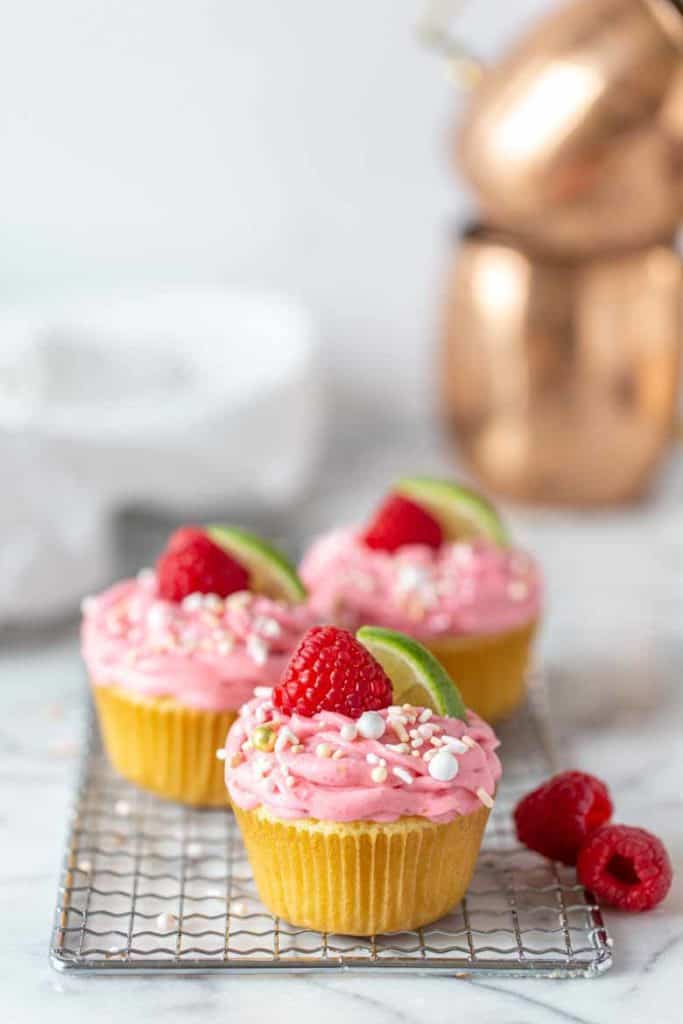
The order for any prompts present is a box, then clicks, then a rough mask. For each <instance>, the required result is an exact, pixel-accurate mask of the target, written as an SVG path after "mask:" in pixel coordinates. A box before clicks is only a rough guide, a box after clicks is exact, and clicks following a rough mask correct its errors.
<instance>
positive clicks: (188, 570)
mask: <svg viewBox="0 0 683 1024" xmlns="http://www.w3.org/2000/svg"><path fill="white" fill-rule="evenodd" d="M305 596H306V593H305V590H304V588H303V586H302V584H301V582H300V580H299V578H298V576H297V575H296V573H295V572H294V570H293V569H292V567H291V566H290V565H289V564H288V563H287V562H286V560H285V559H284V558H283V557H282V556H281V555H280V554H279V553H278V552H276V551H275V550H274V549H273V548H271V547H270V546H269V545H267V544H266V543H265V542H264V541H262V540H260V539H259V538H257V537H255V536H253V535H252V534H248V533H246V532H245V531H242V530H238V529H236V528H231V527H208V528H206V529H200V528H197V527H183V528H182V529H180V530H178V531H177V532H176V533H174V534H173V536H172V537H171V538H170V540H169V542H168V546H167V548H166V550H165V551H164V552H163V554H162V555H161V557H160V558H159V561H158V562H157V566H156V571H154V570H151V569H144V570H142V572H140V573H139V574H138V576H137V578H136V579H128V580H123V581H122V582H120V583H117V584H115V585H114V586H112V587H110V588H109V589H108V590H106V591H105V592H104V593H102V594H99V595H97V596H95V597H88V598H86V599H85V601H84V602H83V625H82V634H81V635H82V651H83V658H84V660H85V664H86V666H87V670H88V674H89V677H90V681H91V684H92V690H93V695H94V700H95V706H96V708H97V714H98V718H99V722H100V727H101V732H102V737H103V740H104V745H105V747H106V750H107V753H108V755H109V758H110V760H111V762H112V764H113V765H114V767H115V768H116V769H117V770H118V771H119V772H120V773H121V775H123V776H125V778H127V779H129V780H130V781H131V782H135V783H137V784H138V785H140V786H143V787H144V788H146V789H149V790H151V791H152V792H153V793H156V794H157V795H159V796H162V797H166V798H168V799H172V800H180V801H182V802H184V803H188V804H198V805H213V806H215V805H225V804H227V803H228V799H227V793H226V790H225V784H224V780H223V765H222V764H220V763H219V762H218V761H217V760H216V750H217V749H218V748H222V747H223V745H224V743H225V737H226V735H227V732H228V728H229V727H230V725H231V723H232V722H233V721H234V719H235V716H236V714H237V712H238V710H239V708H240V707H241V706H242V704H244V702H245V701H248V700H250V699H251V698H252V697H254V695H255V694H258V693H259V689H258V688H259V686H263V687H267V688H269V687H272V685H273V683H274V681H276V680H277V679H279V677H280V675H281V673H282V670H283V667H284V666H285V665H286V663H287V661H288V659H289V656H290V655H291V653H292V650H293V649H294V648H295V646H296V644H297V643H298V641H299V640H300V639H301V637H302V635H303V634H304V633H305V631H306V629H307V627H308V626H309V625H310V624H311V621H312V620H311V615H310V612H309V610H308V609H307V606H306V604H305Z"/></svg>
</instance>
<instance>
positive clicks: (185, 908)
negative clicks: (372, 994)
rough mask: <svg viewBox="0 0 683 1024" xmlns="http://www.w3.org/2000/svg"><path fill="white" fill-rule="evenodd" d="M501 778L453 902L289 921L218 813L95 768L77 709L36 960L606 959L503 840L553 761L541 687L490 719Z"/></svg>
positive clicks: (581, 968) (530, 864) (558, 881)
mask: <svg viewBox="0 0 683 1024" xmlns="http://www.w3.org/2000/svg"><path fill="white" fill-rule="evenodd" d="M499 732H500V734H501V739H502V743H503V746H502V754H503V759H504V768H505V771H504V781H503V783H502V785H501V787H500V790H499V793H498V797H497V800H496V805H495V808H494V810H493V812H492V815H491V818H490V821H489V825H488V828H487V831H486V835H485V838H484V843H483V846H482V852H481V855H480V858H479V861H478V865H477V870H476V873H475V877H474V879H473V881H472V884H471V886H470V889H469V891H468V893H467V896H466V897H465V899H463V900H462V902H461V903H460V905H459V906H457V907H455V908H454V909H453V911H452V912H451V913H450V914H448V915H447V916H446V917H444V918H442V919H441V920H440V921H437V922H435V923H434V924H431V925H429V926H427V927H424V928H420V929H417V930H416V931H404V932H399V933H396V934H392V935H377V936H369V937H367V938H362V939H359V938H356V937H350V936H342V935H332V934H320V933H317V932H312V931H307V930H304V929H301V928H295V927H293V926H291V925H289V924H287V923H286V922H285V921H282V920H280V919H278V918H274V917H272V916H271V915H270V914H268V913H267V911H266V910H265V908H264V907H263V905H262V904H261V903H260V902H259V900H258V897H257V895H256V890H255V887H254V883H253V879H252V876H251V872H250V870H249V864H248V861H247V859H246V856H245V853H244V848H243V846H242V843H241V840H240V836H239V831H238V829H237V827H236V824H235V820H234V818H233V816H232V814H231V813H230V812H229V811H223V810H197V809H194V808H187V807H182V806H180V805H176V804H171V803H166V802H164V801H161V800H158V799H156V798H155V797H153V796H152V795H151V794H148V793H145V792H143V791H141V790H138V789H136V788H135V787H133V786H131V785H129V784H128V783H126V782H125V781H124V780H123V779H121V778H119V776H117V775H116V774H115V772H114V771H113V770H112V768H111V767H110V765H109V763H108V761H107V759H106V757H105V755H104V753H103V751H102V746H101V742H100V737H99V732H98V729H97V724H96V721H95V719H94V716H93V714H92V710H91V711H90V713H89V721H88V727H87V743H86V747H85V753H84V757H83V761H82V765H81V770H80V777H79V782H78V790H77V794H76V799H75V802H74V807H73V811H72V814H71V819H70V823H69V831H68V837H67V845H66V853H65V858H64V866H63V870H62V876H61V880H60V885H59V891H58V900H57V909H56V916H55V926H54V931H53V935H52V943H51V950H50V957H51V962H52V964H53V966H54V967H56V968H57V969H59V970H75V971H87V972H107V973H119V972H120V973H129V972H164V973H165V972H169V971H171V972H180V973H191V972H211V971H233V972H235V971H241V972H252V971H261V972H269V971H277V970H285V971H318V970H327V971H329V970H349V969H354V970H359V971H367V970H377V969H381V970H383V971H386V970H394V971H419V972H422V973H426V972H436V973H441V974H456V975H459V976H467V975H478V974H496V975H498V976H500V975H517V976H518V975H520V974H521V975H526V976H530V975H531V976H543V977H549V976H550V977H577V976H585V977H590V976H592V975H595V974H598V973H600V972H602V971H604V970H606V969H607V968H608V967H609V966H610V965H611V962H612V956H611V941H610V939H609V936H608V934H607V931H606V929H605V925H604V922H603V919H602V914H601V912H600V908H599V906H598V905H597V904H596V902H595V900H594V898H593V897H592V896H591V894H590V893H588V892H586V891H585V890H584V889H583V888H582V887H581V886H580V885H578V884H577V882H576V876H575V873H574V871H573V869H571V868H566V867H564V866H563V865H558V864H553V863H549V862H547V861H545V860H544V859H543V858H540V857H537V856H536V855H535V854H533V853H530V852H529V851H527V850H524V849H522V848H521V847H520V846H519V845H518V843H517V842H516V839H515V835H514V830H513V828H512V823H511V810H512V807H513V806H514V804H515V802H516V801H517V799H518V798H519V797H520V796H521V795H522V794H523V793H524V792H526V791H528V790H529V789H530V788H532V787H533V786H534V785H535V784H537V783H538V782H539V781H540V780H541V779H543V778H544V777H546V776H547V775H548V773H549V772H550V771H551V770H552V769H553V767H554V750H553V744H552V739H551V734H550V721H549V716H548V710H547V699H546V692H545V688H544V686H543V683H542V680H541V679H540V678H537V679H535V680H534V681H533V685H532V686H531V689H530V698H529V701H528V702H527V704H526V706H525V707H524V708H523V709H522V710H521V711H520V712H519V713H518V714H517V715H516V716H515V717H514V718H513V719H512V720H511V721H509V722H508V723H506V724H505V726H503V727H502V728H501V729H500V730H499Z"/></svg>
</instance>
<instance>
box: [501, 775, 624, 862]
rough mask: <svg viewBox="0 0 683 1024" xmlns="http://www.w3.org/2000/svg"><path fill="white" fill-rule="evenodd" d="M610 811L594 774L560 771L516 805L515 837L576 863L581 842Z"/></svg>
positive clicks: (604, 788) (546, 854) (532, 847)
mask: <svg viewBox="0 0 683 1024" xmlns="http://www.w3.org/2000/svg"><path fill="white" fill-rule="evenodd" d="M612 811H613V807H612V801H611V799H610V795H609V792H608V790H607V786H605V784H604V783H603V782H601V781H600V780H599V779H596V778H595V776H594V775H587V774H586V773H585V772H575V771H573V772H560V774H559V775H554V776H553V777H552V778H551V779H549V780H548V781H547V782H544V783H543V785H542V786H539V787H538V788H537V789H534V790H532V792H531V793H528V794H527V795H526V796H525V797H523V799H522V800H520V802H519V803H518V804H517V806H516V808H515V812H514V818H515V827H516V829H517V837H518V839H519V841H520V843H522V844H523V845H524V846H527V847H528V848H529V849H530V850H536V852H537V853H541V854H543V856H544V857H549V858H550V859H551V860H559V861H562V862H563V863H564V864H576V858H577V856H578V853H579V849H580V847H581V844H582V843H583V841H584V840H585V839H586V837H587V836H589V835H590V834H591V833H592V832H593V831H595V829H596V828H598V827H599V826H600V825H604V824H605V823H606V822H608V821H609V819H610V818H611V817H612Z"/></svg>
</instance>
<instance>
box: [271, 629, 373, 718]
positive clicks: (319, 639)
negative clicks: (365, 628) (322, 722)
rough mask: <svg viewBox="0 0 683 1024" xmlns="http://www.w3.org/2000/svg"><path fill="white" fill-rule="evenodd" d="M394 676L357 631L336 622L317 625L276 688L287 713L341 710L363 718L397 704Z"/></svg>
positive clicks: (275, 695) (308, 714) (276, 696)
mask: <svg viewBox="0 0 683 1024" xmlns="http://www.w3.org/2000/svg"><path fill="white" fill-rule="evenodd" d="M391 700H392V690H391V682H390V680H389V677H388V676H387V674H386V672H385V671H384V669H383V668H382V666H381V665H380V664H379V662H378V661H375V659H374V658H373V657H372V655H371V654H370V653H369V651H367V650H366V649H365V647H363V645H362V644H360V643H359V642H358V641H357V640H356V638H355V636H354V635H353V634H352V633H348V632H347V631H346V630H345V629H338V628H337V627H336V626H314V627H313V628H312V629H309V630H308V632H307V633H306V634H305V636H304V637H303V639H302V640H301V643H300V644H299V646H298V647H297V649H296V650H295V651H294V654H293V655H292V657H291V660H290V662H289V664H288V666H287V668H286V669H285V672H284V675H283V677H282V682H281V683H280V685H279V686H278V687H276V689H275V690H274V692H273V703H274V704H275V707H276V708H279V709H280V710H281V711H284V712H285V713H286V714H289V715H291V714H293V713H294V712H296V713H297V714H299V715H303V716H304V717H306V718H310V717H311V715H314V714H315V713H316V712H317V711H338V712H340V714H342V715H348V716H349V718H359V717H360V716H361V715H362V714H363V712H364V711H377V710H379V708H386V707H388V706H389V704H391Z"/></svg>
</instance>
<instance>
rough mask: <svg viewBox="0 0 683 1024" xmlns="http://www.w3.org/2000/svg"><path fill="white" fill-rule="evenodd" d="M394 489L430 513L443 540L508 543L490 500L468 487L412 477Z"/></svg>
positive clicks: (428, 478) (402, 481) (429, 478)
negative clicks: (480, 539)
mask: <svg viewBox="0 0 683 1024" xmlns="http://www.w3.org/2000/svg"><path fill="white" fill-rule="evenodd" d="M394 490H395V491H396V492H397V493H398V494H402V495H403V496H404V497H406V498H411V499H412V500H413V501H415V502H417V504H418V505H421V506H422V507H423V508H424V509H426V510H427V512H430V513H431V514H432V515H433V516H434V518H435V519H436V520H437V521H438V522H439V524H440V525H441V529H442V530H443V531H444V535H445V537H446V540H465V539H469V538H472V537H486V538H488V540H492V541H494V542H495V543H496V544H501V545H506V544H507V543H508V535H507V531H506V529H505V527H504V526H503V523H502V521H501V518H500V516H499V515H498V513H497V512H496V510H495V508H494V507H493V505H492V504H491V502H490V501H487V500H486V498H484V497H483V496H482V495H481V494H478V493H477V492H476V491H472V490H470V488H469V487H463V485H462V484H456V483H453V482H452V481H451V480H436V479H434V478H433V477H428V476H413V477H405V478H404V479H403V480H399V481H398V483H397V484H396V487H395V488H394Z"/></svg>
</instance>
